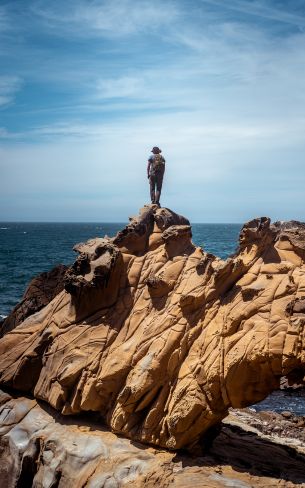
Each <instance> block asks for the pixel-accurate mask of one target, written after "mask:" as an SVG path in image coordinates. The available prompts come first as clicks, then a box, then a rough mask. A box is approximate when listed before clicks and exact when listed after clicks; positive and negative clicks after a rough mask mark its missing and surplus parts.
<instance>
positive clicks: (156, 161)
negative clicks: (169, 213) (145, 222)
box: [147, 146, 165, 207]
mask: <svg viewBox="0 0 305 488" xmlns="http://www.w3.org/2000/svg"><path fill="white" fill-rule="evenodd" d="M151 152H152V155H151V156H149V158H148V165H147V178H148V179H149V184H150V198H151V203H156V204H157V205H158V206H159V207H160V196H161V189H162V182H163V175H164V171H165V159H164V157H163V156H161V152H162V151H161V149H159V148H158V147H156V146H155V147H153V148H152V151H151Z"/></svg>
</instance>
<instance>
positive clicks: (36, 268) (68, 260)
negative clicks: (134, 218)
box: [0, 222, 241, 319]
mask: <svg viewBox="0 0 305 488" xmlns="http://www.w3.org/2000/svg"><path fill="white" fill-rule="evenodd" d="M124 226H125V224H123V223H113V224H111V223H105V224H103V223H14V222H12V223H10V222H3V223H1V222H0V319H1V316H6V315H8V313H9V312H10V311H11V310H12V308H13V307H14V306H15V305H16V303H18V302H19V300H20V299H21V297H22V295H23V293H24V290H25V288H26V286H27V284H28V283H29V281H30V280H31V279H32V278H33V277H34V276H35V275H37V274H39V273H42V272H43V271H48V270H50V269H51V268H53V267H54V266H56V265H57V264H60V263H63V264H72V263H73V261H74V260H75V257H76V254H75V252H74V251H73V249H72V248H73V246H74V245H75V244H77V243H79V242H84V241H86V240H88V239H90V238H93V237H97V236H101V237H104V235H108V236H114V235H115V234H116V233H117V232H118V231H119V230H120V229H122V228H123V227H124ZM240 228H241V225H239V224H193V225H192V232H193V241H194V242H195V244H197V245H199V246H201V247H203V248H204V249H205V251H208V252H211V253H213V254H216V255H217V256H219V257H221V258H226V257H227V256H229V255H230V254H232V253H233V252H234V251H235V249H236V247H237V241H238V234H239V231H240Z"/></svg>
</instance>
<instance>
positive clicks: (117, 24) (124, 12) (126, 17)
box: [32, 0, 179, 38]
mask: <svg viewBox="0 0 305 488" xmlns="http://www.w3.org/2000/svg"><path fill="white" fill-rule="evenodd" d="M32 11H33V12H34V13H35V14H36V15H38V16H39V17H40V18H41V19H43V20H44V21H45V22H46V24H47V26H49V27H51V28H52V27H56V29H58V33H59V34H60V33H62V31H60V27H61V26H62V27H64V28H65V29H67V32H70V33H72V32H73V33H74V34H75V35H76V36H84V35H85V36H86V37H92V36H104V37H109V38H115V37H118V38H120V37H124V36H128V35H131V34H135V33H138V32H142V33H143V32H145V31H147V29H150V30H151V31H154V30H155V29H157V28H159V27H162V26H164V25H167V24H170V23H171V22H173V21H174V20H175V19H176V18H177V17H178V15H179V11H178V9H177V8H176V3H175V2H171V1H167V2H162V1H160V0H155V1H154V2H151V1H149V0H116V1H115V2H114V1H110V2H109V1H107V0H99V1H84V0H77V1H71V0H67V1H65V2H64V3H59V2H53V3H52V4H50V2H46V1H45V0H42V1H36V2H35V3H34V4H33V6H32Z"/></svg>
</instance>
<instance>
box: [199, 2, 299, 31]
mask: <svg viewBox="0 0 305 488" xmlns="http://www.w3.org/2000/svg"><path fill="white" fill-rule="evenodd" d="M201 2H202V3H207V4H210V5H213V6H214V7H215V6H219V7H222V8H224V9H227V10H234V11H236V12H240V13H243V14H246V15H250V16H255V17H262V18H264V19H269V20H274V21H278V22H283V23H286V24H292V25H294V26H303V27H304V26H305V16H302V15H297V14H294V13H291V12H289V11H287V10H284V9H282V8H275V7H274V3H272V2H268V1H256V0H254V1H253V0H251V1H248V0H231V1H230V2H227V1H226V0H201ZM270 3H271V5H272V6H270Z"/></svg>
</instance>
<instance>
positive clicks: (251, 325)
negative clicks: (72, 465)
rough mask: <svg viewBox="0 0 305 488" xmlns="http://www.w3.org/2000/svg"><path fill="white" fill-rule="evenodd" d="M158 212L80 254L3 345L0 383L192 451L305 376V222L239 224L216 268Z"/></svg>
mask: <svg viewBox="0 0 305 488" xmlns="http://www.w3.org/2000/svg"><path fill="white" fill-rule="evenodd" d="M191 237H192V234H191V227H190V224H189V222H188V220H187V219H185V218H183V217H181V216H179V215H177V214H175V213H174V212H171V211H170V210H168V209H164V208H160V209H159V208H158V207H157V206H156V205H149V206H145V207H144V208H143V209H141V211H140V214H139V216H138V217H134V218H132V219H131V221H130V223H129V225H127V227H126V228H125V229H124V230H122V231H121V232H119V233H118V234H117V235H116V236H115V237H114V238H107V237H105V238H99V237H97V238H95V239H91V240H89V241H88V242H86V243H83V244H79V245H77V246H76V247H75V250H76V251H77V252H78V253H79V256H78V258H77V260H76V262H75V263H74V265H73V266H72V267H71V268H69V269H68V270H67V272H66V274H65V277H64V289H63V290H62V291H61V292H60V293H59V294H58V295H57V296H56V297H55V298H54V299H53V300H52V301H51V302H50V303H49V304H47V305H46V306H45V307H44V308H42V309H41V310H40V311H39V312H37V313H35V314H34V315H31V316H30V317H28V318H27V319H26V320H24V321H23V322H22V323H21V324H19V325H18V326H17V327H16V328H14V329H13V330H11V331H9V332H8V333H7V334H5V335H4V337H3V338H2V339H1V340H0V383H1V384H2V385H4V386H7V387H11V388H14V389H18V390H23V391H27V392H30V393H33V394H34V397H35V398H36V399H41V400H44V401H45V402H48V403H49V404H50V405H51V406H52V407H54V408H55V409H57V410H59V411H60V412H61V413H63V414H65V415H71V414H77V413H82V412H87V411H89V412H92V411H93V412H98V413H99V415H100V416H101V419H102V420H103V421H105V422H106V423H107V424H108V426H109V427H110V429H111V430H112V431H113V432H115V433H120V434H123V435H124V436H126V437H129V438H131V439H132V440H138V441H141V442H144V443H148V444H153V445H156V446H161V447H166V448H169V449H178V448H181V447H185V446H190V445H192V444H193V443H195V442H196V441H197V440H198V438H199V437H201V436H202V434H204V432H206V431H207V430H208V429H209V428H210V427H211V426H213V425H215V424H217V423H219V422H220V421H221V420H222V419H223V418H224V417H225V416H226V415H227V413H228V409H229V407H234V408H239V407H245V406H248V405H251V404H253V403H255V402H258V401H260V400H262V399H263V398H265V397H266V396H267V395H268V394H269V393H270V392H271V391H272V390H274V389H276V388H278V387H279V384H280V379H281V377H282V376H287V375H289V374H291V373H293V371H295V370H297V371H302V370H304V369H305V343H304V325H305V305H304V303H305V264H304V260H305V225H304V224H302V223H299V222H295V221H293V222H285V223H283V222H276V223H275V224H271V223H270V219H268V218H266V217H263V218H259V219H254V220H252V221H250V222H248V223H246V224H245V225H244V226H243V228H242V230H241V233H240V242H239V248H238V250H237V252H236V254H235V255H234V256H233V257H231V258H229V259H227V260H226V261H222V260H220V259H219V258H217V257H215V256H213V255H211V254H209V253H205V252H204V251H203V250H202V249H201V248H200V247H196V246H195V245H194V244H193V243H192V240H191Z"/></svg>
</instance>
